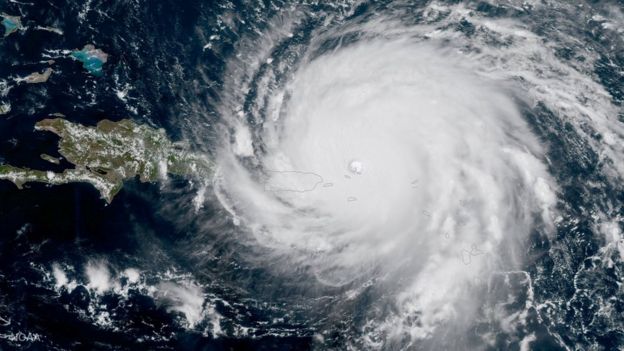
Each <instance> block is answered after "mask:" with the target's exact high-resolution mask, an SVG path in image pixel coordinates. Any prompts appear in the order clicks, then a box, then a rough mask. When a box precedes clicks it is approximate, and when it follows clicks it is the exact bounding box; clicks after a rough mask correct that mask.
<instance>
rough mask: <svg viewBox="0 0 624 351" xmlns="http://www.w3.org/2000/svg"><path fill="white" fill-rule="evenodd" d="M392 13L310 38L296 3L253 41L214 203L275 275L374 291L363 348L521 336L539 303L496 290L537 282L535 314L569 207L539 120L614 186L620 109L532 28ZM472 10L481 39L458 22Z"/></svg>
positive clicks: (344, 291)
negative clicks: (532, 256)
mask: <svg viewBox="0 0 624 351" xmlns="http://www.w3.org/2000/svg"><path fill="white" fill-rule="evenodd" d="M394 12H396V13H393V11H392V10H388V11H386V13H383V14H378V15H371V16H369V17H366V18H365V19H363V20H357V21H356V20H352V19H351V20H350V21H346V20H345V19H344V17H340V16H337V17H327V18H324V19H323V22H322V24H321V25H318V26H316V27H314V26H312V27H314V29H312V30H309V29H306V30H301V28H308V27H306V23H307V22H306V21H309V18H307V17H306V14H305V11H304V12H303V13H299V12H297V11H295V10H293V11H292V12H291V13H290V14H289V15H287V16H286V15H284V16H282V17H279V18H278V19H276V20H274V21H273V22H271V23H269V24H268V28H267V29H266V31H265V32H262V33H261V35H259V36H258V37H254V38H249V39H247V40H242V41H241V42H240V44H239V45H238V47H237V56H236V59H233V60H232V61H231V62H229V66H228V75H227V77H228V79H227V80H226V82H225V84H224V89H223V92H222V96H221V99H220V100H219V102H218V104H219V105H220V115H222V116H223V117H224V120H223V122H224V123H222V125H221V126H220V128H221V129H220V131H221V132H222V133H221V135H222V137H221V139H220V147H219V151H218V153H217V160H218V165H219V171H218V176H217V177H216V181H215V193H216V196H217V198H218V199H219V201H220V203H221V205H222V206H223V208H225V209H226V210H227V211H228V212H229V214H230V215H231V218H232V220H233V223H234V224H235V225H236V226H237V228H238V229H237V230H238V231H239V232H242V233H245V234H244V235H247V237H245V236H243V239H242V240H249V241H252V242H253V243H254V244H253V245H258V247H261V248H263V249H262V251H261V252H260V251H259V253H258V255H257V256H256V257H254V258H253V260H254V261H255V262H258V261H260V262H261V264H262V265H263V267H275V266H279V268H276V272H277V273H278V274H279V273H280V272H286V271H289V270H291V271H293V272H300V271H301V270H305V271H306V272H310V273H311V275H312V277H313V279H314V281H315V282H314V283H313V284H316V285H317V286H318V287H319V289H322V287H330V288H334V289H336V290H334V291H338V293H336V294H337V295H336V296H334V298H336V299H337V300H338V301H342V302H344V303H345V304H347V303H348V302H349V301H353V300H357V299H358V298H364V297H363V296H368V295H367V294H369V293H370V291H371V289H373V290H374V291H376V293H375V294H373V295H374V296H375V298H377V299H379V300H380V301H379V302H378V303H375V304H370V305H368V306H370V309H368V310H366V311H363V312H361V314H363V316H364V317H362V318H363V321H360V322H359V323H358V327H357V328H358V330H357V331H356V335H359V336H360V339H358V340H353V341H352V345H355V346H354V347H356V348H358V347H366V348H383V349H395V348H396V349H403V348H404V347H409V346H417V347H425V348H426V346H423V345H429V348H430V349H436V346H435V345H436V342H435V340H455V341H457V340H461V337H463V336H465V335H468V330H469V329H470V328H474V326H475V325H476V323H477V322H475V318H478V316H480V317H479V318H484V316H485V318H489V323H492V320H496V322H495V323H499V327H500V328H501V329H502V330H504V331H505V332H509V333H513V330H514V328H516V327H518V326H521V325H524V324H525V323H526V320H527V318H528V317H527V316H528V312H527V311H528V308H529V307H527V309H526V310H524V311H523V312H518V313H513V314H507V313H506V312H504V309H501V308H498V307H497V308H490V309H489V310H488V309H487V308H485V307H483V306H484V301H483V299H484V297H483V295H482V293H483V292H485V291H487V292H488V294H494V293H495V292H496V291H497V290H496V289H497V288H496V286H497V284H498V283H496V281H497V279H499V280H500V279H502V280H503V281H504V282H505V283H504V284H507V285H508V286H511V285H513V284H519V285H522V286H524V290H525V292H524V294H525V295H526V296H525V298H526V300H527V301H529V302H527V306H529V304H530V303H532V301H533V300H532V299H533V291H532V285H531V284H532V281H531V278H530V276H529V274H528V273H527V272H525V271H523V269H522V268H521V267H523V263H525V262H524V261H525V260H526V259H527V257H525V253H526V250H525V249H526V247H527V245H529V244H528V243H529V242H530V239H531V240H538V241H542V242H546V241H548V240H550V239H552V238H554V237H555V236H556V235H557V234H556V233H557V226H559V225H562V224H561V223H563V221H565V218H564V217H566V216H568V214H566V213H561V210H562V208H563V209H564V210H565V211H568V210H569V207H568V208H567V209H566V206H560V205H561V199H560V194H561V190H560V188H561V184H559V182H560V180H561V174H559V175H556V174H553V164H552V163H551V160H550V159H549V157H548V154H549V153H548V151H549V148H551V149H550V152H552V147H553V144H548V143H544V139H543V135H544V130H545V129H546V128H548V125H547V124H545V123H546V122H545V121H544V122H543V123H544V125H542V126H540V128H542V129H541V130H540V133H541V134H540V133H536V130H535V127H536V126H535V125H534V124H532V123H529V121H528V120H527V115H529V116H533V115H531V113H532V112H531V111H532V110H536V109H542V110H548V111H550V112H549V113H550V116H552V118H553V119H555V120H557V122H556V123H560V124H561V125H566V126H568V127H567V128H569V129H570V130H574V131H575V133H577V135H578V138H576V139H572V138H570V140H574V141H573V142H574V143H575V144H573V146H569V147H572V148H577V150H580V149H582V148H588V149H591V150H594V151H595V152H596V154H597V155H598V158H599V160H601V161H600V162H601V164H602V166H601V167H603V169H602V170H603V171H604V174H605V176H606V178H605V179H606V181H607V182H614V181H616V180H617V179H619V177H620V176H619V175H620V174H622V171H623V170H622V164H623V163H622V162H621V155H622V142H621V140H622V135H624V133H622V130H621V128H620V126H619V124H614V123H613V116H614V114H616V111H617V108H616V107H614V105H613V104H612V103H611V101H610V100H609V99H610V96H609V94H608V93H606V92H605V90H604V88H603V87H602V86H600V85H599V84H597V83H596V82H595V81H594V80H593V79H592V78H591V77H589V76H588V75H586V74H585V73H586V72H585V71H584V68H583V67H580V66H573V65H570V64H568V63H566V62H562V61H561V60H560V59H559V58H558V57H557V55H556V54H555V52H554V51H553V50H552V49H551V48H549V47H547V46H545V45H543V44H542V43H543V40H542V38H541V37H540V35H538V34H535V33H534V32H532V31H531V28H530V27H529V26H528V25H525V24H523V23H520V22H519V21H514V20H511V19H509V18H506V19H500V20H495V19H492V18H484V17H480V16H479V15H477V14H475V13H474V12H469V11H467V10H466V8H465V7H464V5H461V4H457V5H448V4H446V5H442V4H441V3H437V2H431V3H429V4H428V5H427V6H423V9H422V10H421V11H420V12H419V16H420V17H419V18H418V21H417V22H418V23H417V24H414V23H411V22H410V19H407V18H406V17H403V16H402V15H403V14H402V13H401V10H400V9H398V10H396V11H394ZM465 18H469V19H470V21H471V23H472V25H473V26H475V27H477V28H478V30H475V31H473V32H471V34H470V35H464V34H462V33H461V32H460V31H458V30H457V27H456V25H457V23H462V21H464V20H465ZM298 31H299V32H298ZM560 39H561V40H570V39H569V38H560ZM590 55H591V53H588V56H590ZM527 111H528V112H527ZM533 122H535V121H533ZM551 128H554V127H551ZM555 133H559V132H558V131H556V132H555V131H552V132H551V134H555ZM596 135H600V136H601V137H600V138H597V137H596ZM569 145H572V144H569ZM579 154H580V153H579ZM578 162H579V163H582V162H586V160H584V159H583V158H579V160H578ZM554 170H555V171H556V169H554ZM597 206H598V205H597ZM605 207H611V208H612V207H613V206H612V205H605ZM565 211H564V212H565ZM598 212H599V211H598V210H596V213H598ZM607 217H609V214H607V213H606V212H605V213H601V214H599V215H595V218H603V220H604V221H605V223H606V224H604V225H603V224H600V225H599V226H598V230H600V231H604V230H606V229H605V228H613V226H612V225H610V224H609V223H610V222H608V220H606V218H607ZM601 228H602V229H601ZM265 249H266V250H265ZM501 277H502V278H501ZM512 280H513V281H514V282H510V281H512ZM306 286H307V285H306ZM501 294H502V293H501ZM503 295H504V294H503ZM510 301H511V300H510ZM492 304H493V303H492ZM494 305H495V304H494ZM503 305H504V304H503ZM499 307H500V306H499ZM332 308H333V309H334V310H335V311H338V312H337V313H338V314H339V315H340V314H341V312H340V311H341V306H340V304H334V306H333V307H332ZM358 313H360V312H358ZM523 323H524V324H523ZM481 338H482V340H480V341H477V342H475V343H474V345H483V343H484V342H485V343H486V344H489V345H490V346H492V345H495V341H494V339H495V337H494V336H491V335H489V336H488V335H487V333H485V334H483V335H482V336H481ZM483 338H485V339H487V340H485V339H483ZM488 338H490V339H488ZM531 338H532V337H527V338H525V339H524V340H523V341H522V342H524V343H525V344H527V345H528V343H530V342H531V340H533V339H531ZM424 340H429V341H428V342H431V343H429V344H427V343H426V342H425V343H424V344H423V342H424ZM431 340H434V341H431ZM438 345H442V344H438ZM445 345H446V346H445V347H450V348H451V349H456V348H461V347H462V346H461V345H464V346H465V345H466V344H461V343H459V344H453V343H452V342H451V343H450V344H449V343H447V344H445ZM475 347H476V346H475Z"/></svg>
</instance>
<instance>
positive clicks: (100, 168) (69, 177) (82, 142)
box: [0, 118, 213, 203]
mask: <svg viewBox="0 0 624 351" xmlns="http://www.w3.org/2000/svg"><path fill="white" fill-rule="evenodd" d="M35 130H38V131H48V132H52V133H54V134H56V135H58V136H59V137H60V140H59V144H58V151H59V153H60V154H61V156H62V157H63V158H64V159H65V160H67V161H68V162H69V163H71V164H72V165H74V168H69V169H66V170H64V171H63V172H53V171H50V170H36V169H29V168H23V167H15V166H12V165H7V164H0V179H5V180H9V181H11V182H13V183H14V184H15V185H16V186H17V187H18V188H19V189H21V188H22V187H23V185H24V184H26V183H31V182H38V183H46V184H52V185H57V184H68V183H75V182H81V183H89V184H92V185H93V186H94V187H95V188H96V189H97V190H98V191H99V192H100V194H101V197H102V198H103V199H104V200H105V201H106V202H107V203H110V202H111V201H112V200H113V198H114V197H115V195H116V194H117V193H118V192H119V191H120V190H121V188H122V186H123V182H124V181H125V180H128V179H131V178H134V177H139V180H140V181H142V182H156V181H159V180H164V179H166V177H167V175H168V174H172V175H180V176H187V177H195V178H197V179H202V180H203V181H204V182H206V185H207V182H208V180H209V179H211V178H212V173H213V165H212V163H211V162H210V160H209V159H208V158H207V157H206V156H204V155H201V154H199V153H194V152H191V151H190V150H189V148H188V145H185V144H182V143H174V142H172V141H171V140H169V139H168V138H167V135H166V133H165V131H164V130H163V129H156V128H152V127H150V126H147V125H142V124H137V123H135V122H133V121H131V120H128V119H124V120H121V121H118V122H113V121H110V120H102V121H100V122H99V123H98V124H97V125H96V126H94V127H91V126H85V125H81V124H77V123H73V122H70V121H68V120H66V119H64V118H52V119H45V120H42V121H39V122H37V123H36V124H35ZM46 156H48V155H46ZM44 158H45V159H47V160H48V161H51V162H53V161H52V159H53V158H52V157H44Z"/></svg>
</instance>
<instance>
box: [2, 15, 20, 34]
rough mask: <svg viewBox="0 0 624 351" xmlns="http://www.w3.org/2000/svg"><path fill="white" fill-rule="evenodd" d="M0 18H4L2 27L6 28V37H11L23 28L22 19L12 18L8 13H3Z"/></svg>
mask: <svg viewBox="0 0 624 351" xmlns="http://www.w3.org/2000/svg"><path fill="white" fill-rule="evenodd" d="M0 17H2V25H3V26H4V36H5V37H8V36H9V35H11V34H13V33H15V32H16V31H18V30H19V29H21V28H22V21H21V19H20V17H18V16H10V15H7V14H6V13H2V14H1V15H0Z"/></svg>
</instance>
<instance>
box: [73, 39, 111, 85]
mask: <svg viewBox="0 0 624 351" xmlns="http://www.w3.org/2000/svg"><path fill="white" fill-rule="evenodd" d="M71 57H73V58H74V59H76V60H78V61H80V62H82V67H84V69H86V70H87V71H89V73H91V74H93V75H94V76H98V77H99V76H101V75H102V74H103V71H102V67H103V66H104V64H105V63H106V61H108V54H107V53H105V52H104V51H102V50H100V49H96V48H95V46H93V45H92V44H87V45H85V46H84V48H82V50H74V51H72V53H71Z"/></svg>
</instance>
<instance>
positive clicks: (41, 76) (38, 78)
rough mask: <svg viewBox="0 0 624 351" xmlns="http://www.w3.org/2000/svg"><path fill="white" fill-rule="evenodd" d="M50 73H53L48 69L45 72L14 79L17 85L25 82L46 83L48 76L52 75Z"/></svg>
mask: <svg viewBox="0 0 624 351" xmlns="http://www.w3.org/2000/svg"><path fill="white" fill-rule="evenodd" d="M52 72H54V71H53V70H52V68H49V67H48V68H46V70H45V71H43V73H39V72H33V73H31V74H29V75H27V76H26V77H24V78H17V79H15V81H16V82H18V83H21V82H26V83H28V84H37V83H45V82H47V81H48V79H50V75H52Z"/></svg>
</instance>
